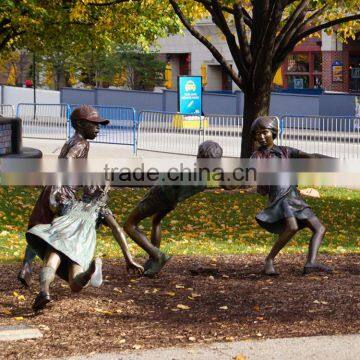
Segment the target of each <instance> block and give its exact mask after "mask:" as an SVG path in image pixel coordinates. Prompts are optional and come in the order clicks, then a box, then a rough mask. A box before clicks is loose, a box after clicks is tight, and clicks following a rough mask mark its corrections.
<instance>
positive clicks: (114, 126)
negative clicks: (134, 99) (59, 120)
mask: <svg viewBox="0 0 360 360" xmlns="http://www.w3.org/2000/svg"><path fill="white" fill-rule="evenodd" d="M78 106H79V105H77V104H71V105H70V113H71V112H72V111H73V110H74V109H75V108H76V107H78ZM91 106H92V107H94V108H95V109H96V110H97V111H98V112H99V115H100V116H101V117H102V118H104V119H107V120H110V124H108V125H106V126H101V130H100V133H99V135H98V137H97V138H96V139H95V140H93V141H94V142H97V143H107V144H120V145H131V146H132V148H133V152H135V151H136V129H137V121H136V111H135V109H134V108H132V107H123V106H102V105H91ZM73 131H74V130H73V129H72V127H71V126H69V127H68V136H71V135H72V133H73Z"/></svg>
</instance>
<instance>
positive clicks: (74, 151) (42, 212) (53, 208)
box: [28, 132, 90, 228]
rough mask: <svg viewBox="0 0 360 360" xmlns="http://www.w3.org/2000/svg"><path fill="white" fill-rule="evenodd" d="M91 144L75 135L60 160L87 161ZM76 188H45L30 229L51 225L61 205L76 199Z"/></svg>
mask: <svg viewBox="0 0 360 360" xmlns="http://www.w3.org/2000/svg"><path fill="white" fill-rule="evenodd" d="M89 148H90V144H89V142H88V141H87V140H86V139H84V138H83V137H82V136H81V135H80V134H78V133H77V132H75V134H74V135H73V136H72V137H71V138H70V139H69V140H68V141H67V142H66V143H65V144H64V146H63V147H62V149H61V151H60V155H59V159H70V158H71V159H86V158H87V157H88V153H89ZM75 191H76V187H73V186H68V185H63V186H50V185H49V186H45V188H44V189H43V191H42V192H41V194H40V195H39V198H38V200H37V202H36V204H35V206H34V209H33V211H32V213H31V216H30V219H29V224H28V228H31V227H33V226H35V225H38V224H49V223H51V221H52V220H53V219H54V216H55V214H56V212H57V209H58V208H59V205H61V204H63V203H65V202H66V201H68V200H72V199H75Z"/></svg>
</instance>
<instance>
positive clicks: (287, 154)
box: [251, 116, 331, 275]
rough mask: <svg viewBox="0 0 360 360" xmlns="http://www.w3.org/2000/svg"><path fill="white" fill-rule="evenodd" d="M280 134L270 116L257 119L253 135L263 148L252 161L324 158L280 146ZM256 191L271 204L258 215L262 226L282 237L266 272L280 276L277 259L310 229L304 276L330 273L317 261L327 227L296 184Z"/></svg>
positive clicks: (270, 256)
mask: <svg viewBox="0 0 360 360" xmlns="http://www.w3.org/2000/svg"><path fill="white" fill-rule="evenodd" d="M277 135H278V124H277V120H276V119H274V118H271V117H266V116H265V117H260V118H257V119H256V120H255V121H254V122H253V124H252V126H251V136H252V139H253V140H255V141H256V142H257V143H258V144H259V145H260V147H259V148H258V149H257V150H256V151H255V152H254V153H253V155H252V156H251V158H254V159H270V158H281V159H288V158H323V157H324V158H325V157H327V156H324V155H321V154H308V153H305V152H303V151H301V150H298V149H294V148H291V147H288V146H277V145H275V144H274V139H275V138H276V137H277ZM257 191H258V192H259V193H260V194H261V195H268V197H269V205H268V206H267V207H266V208H265V209H264V210H263V211H261V212H260V213H259V214H257V215H256V220H257V222H258V223H259V225H260V226H261V227H262V228H264V229H265V230H267V231H269V232H271V233H274V234H279V237H278V240H277V241H276V242H275V244H274V246H273V247H272V249H271V251H270V253H269V254H268V256H267V257H266V260H265V266H264V273H265V274H267V275H279V274H278V272H277V271H276V270H275V268H274V259H275V257H276V255H277V254H278V253H279V252H280V250H281V249H282V248H283V247H284V246H285V245H286V244H287V243H288V242H289V241H290V240H291V238H292V237H293V236H294V235H295V234H296V233H297V232H298V231H299V230H300V229H302V228H305V227H307V228H309V229H310V230H311V231H312V233H313V235H312V238H311V240H310V244H309V252H308V257H307V261H306V264H305V266H304V274H309V273H312V272H318V271H322V272H331V269H330V268H329V267H328V266H325V265H323V264H319V263H317V262H316V256H317V253H318V249H319V247H320V245H321V243H322V240H323V238H324V235H325V227H324V225H323V224H322V223H321V222H320V221H319V219H318V218H317V217H316V216H315V214H314V213H313V212H312V210H311V209H310V207H309V205H308V204H306V202H305V201H304V200H303V199H302V198H301V196H300V193H299V190H298V189H297V186H296V185H290V186H289V185H269V186H266V185H265V186H264V185H259V186H258V187H257Z"/></svg>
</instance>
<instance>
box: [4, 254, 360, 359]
mask: <svg viewBox="0 0 360 360" xmlns="http://www.w3.org/2000/svg"><path fill="white" fill-rule="evenodd" d="M143 260H144V259H143ZM304 260H305V259H304V256H303V255H291V254H284V255H280V256H279V259H278V262H277V269H278V270H279V271H280V272H281V275H280V276H279V277H276V278H274V277H265V276H263V275H261V274H260V270H261V267H262V261H263V256H259V255H228V256H221V257H203V256H174V257H173V258H172V259H171V261H170V262H169V263H168V264H167V265H166V267H165V268H164V269H163V271H162V273H161V274H160V275H159V276H158V277H156V278H154V279H147V278H143V277H136V276H131V275H128V274H126V272H125V267H124V262H123V260H105V261H104V269H103V270H104V276H105V282H104V284H103V286H102V287H100V288H98V289H94V288H91V287H87V288H85V289H84V290H83V292H82V293H80V294H76V295H75V294H71V293H70V289H69V288H68V286H67V284H66V283H65V282H63V281H61V280H60V279H56V281H55V283H54V286H53V287H52V296H53V302H52V303H51V304H50V305H49V306H48V308H47V309H46V310H45V311H43V312H41V313H39V314H37V315H35V314H34V313H33V312H32V310H31V305H32V302H33V299H34V297H35V295H36V292H37V291H38V284H37V281H36V279H37V277H38V272H39V267H38V266H36V268H35V271H34V272H35V274H34V279H35V281H34V287H33V289H32V290H25V289H23V288H21V287H20V286H19V285H18V284H17V281H16V275H17V271H18V269H19V264H3V265H0V271H1V274H2V279H1V282H0V325H17V324H26V325H29V326H34V327H36V328H38V329H40V330H41V332H42V333H43V334H44V337H43V338H42V339H35V340H22V341H16V342H10V343H9V342H2V343H1V342H0V351H1V357H3V358H7V359H11V358H19V359H41V358H51V357H60V356H68V355H76V354H90V353H97V352H116V351H122V350H126V349H129V350H132V349H145V348H155V347H168V346H187V345H190V344H194V343H209V342H217V341H234V340H246V339H254V338H255V339H263V338H276V337H295V336H312V335H331V334H348V333H358V332H359V331H360V281H359V275H360V258H359V255H357V254H348V255H321V256H320V258H319V260H321V261H323V262H324V263H326V264H327V265H330V266H332V267H333V269H334V272H333V273H332V274H319V275H314V274H313V275H308V276H305V277H304V276H302V275H301V270H302V266H303V262H304Z"/></svg>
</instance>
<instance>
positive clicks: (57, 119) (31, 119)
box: [16, 104, 70, 140]
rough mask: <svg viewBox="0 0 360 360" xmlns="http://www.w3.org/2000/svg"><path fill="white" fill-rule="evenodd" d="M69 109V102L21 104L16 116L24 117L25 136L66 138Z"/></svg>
mask: <svg viewBox="0 0 360 360" xmlns="http://www.w3.org/2000/svg"><path fill="white" fill-rule="evenodd" d="M69 109H70V108H69V105H67V104H19V105H18V106H17V110H16V116H17V117H19V118H21V119H22V129H23V132H22V134H23V137H31V138H38V139H61V140H65V139H66V138H67V132H68V131H67V126H68V117H69Z"/></svg>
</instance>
